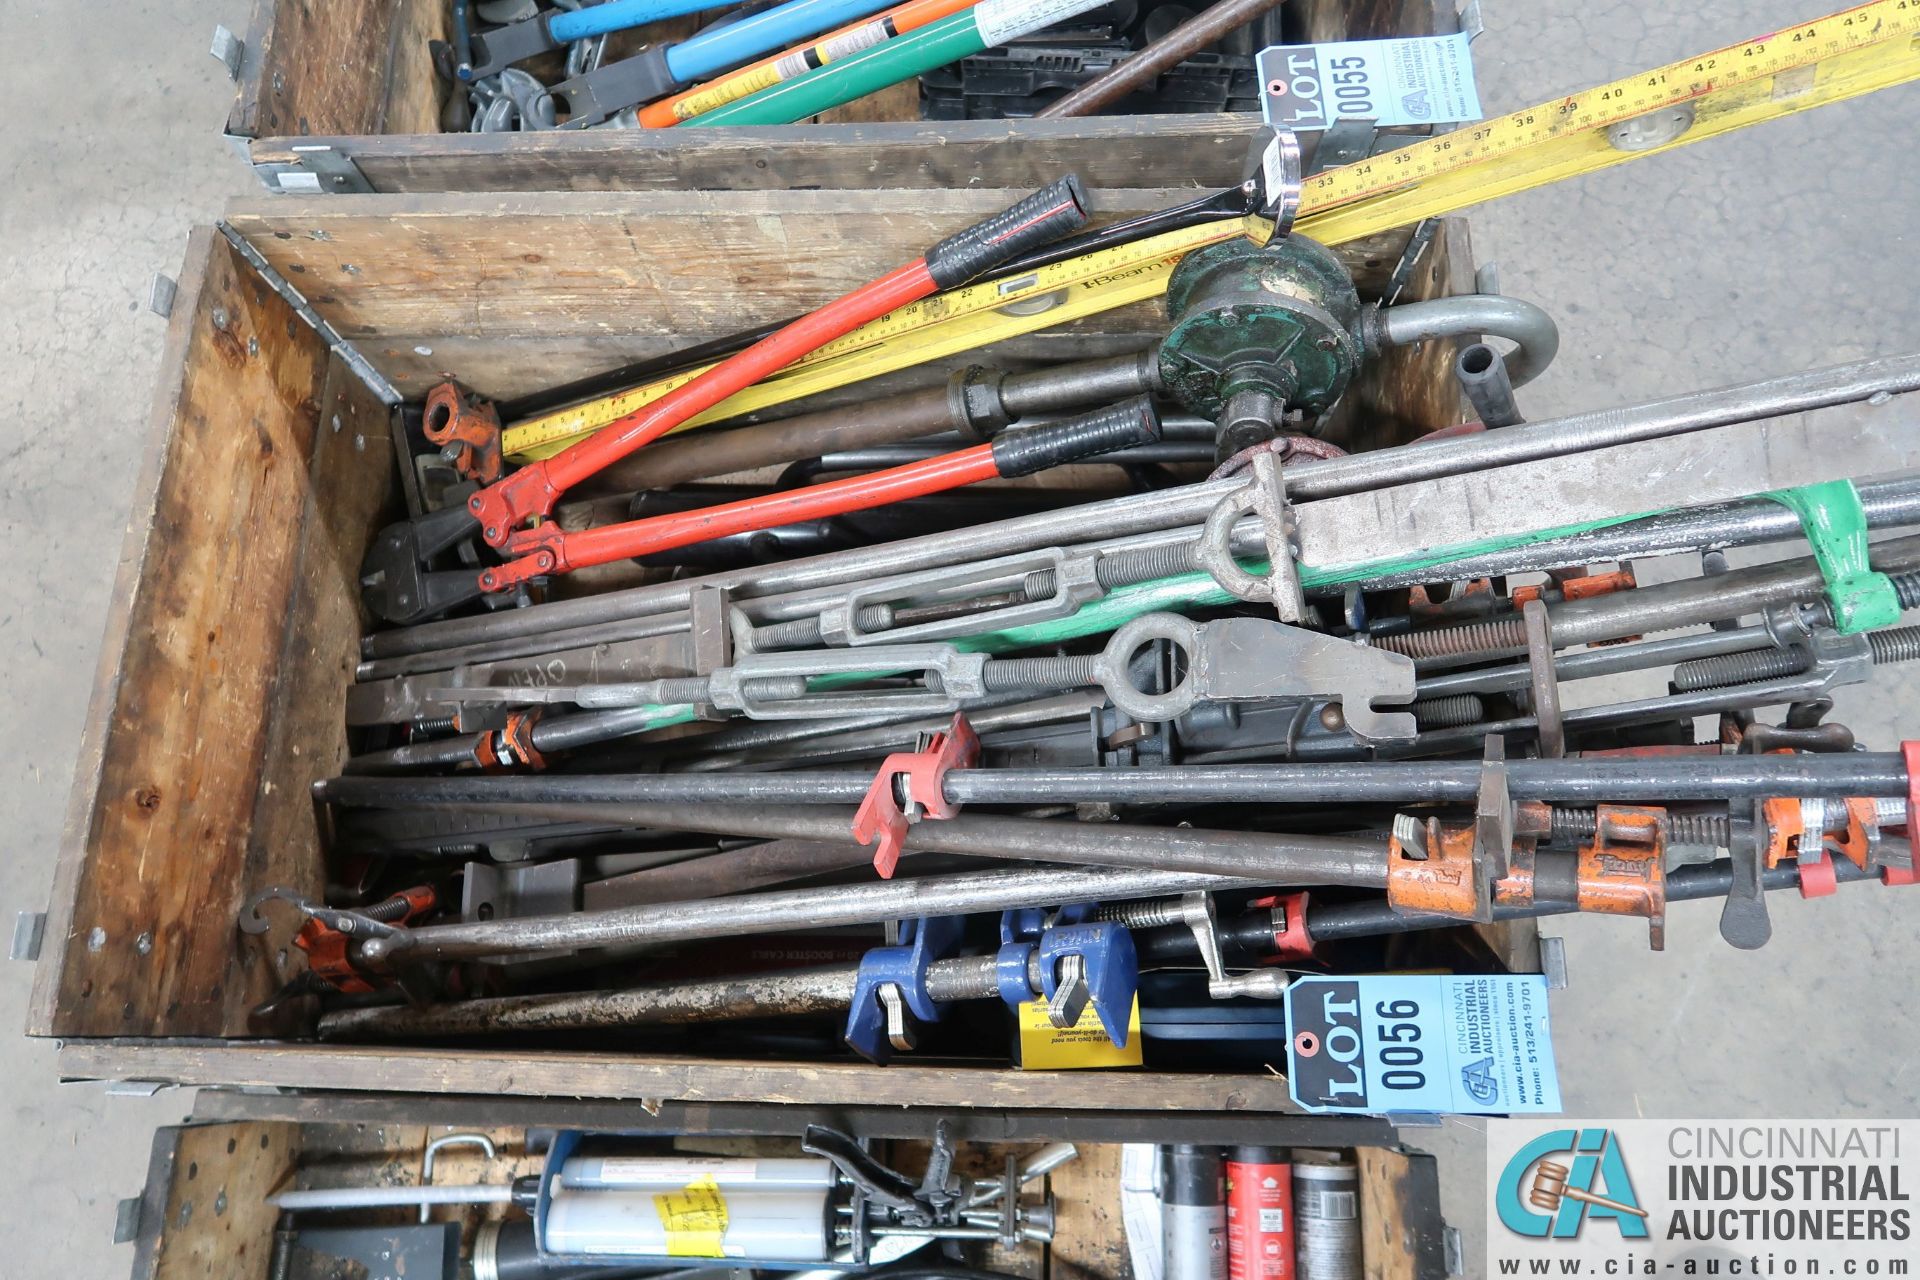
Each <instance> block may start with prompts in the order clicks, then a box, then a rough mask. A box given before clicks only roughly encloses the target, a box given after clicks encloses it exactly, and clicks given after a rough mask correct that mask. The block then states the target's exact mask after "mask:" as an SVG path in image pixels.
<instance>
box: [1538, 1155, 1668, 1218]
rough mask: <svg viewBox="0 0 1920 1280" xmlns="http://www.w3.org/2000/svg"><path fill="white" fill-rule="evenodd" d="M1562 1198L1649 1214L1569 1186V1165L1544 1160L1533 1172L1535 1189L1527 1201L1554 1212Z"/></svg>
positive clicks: (1638, 1214)
mask: <svg viewBox="0 0 1920 1280" xmlns="http://www.w3.org/2000/svg"><path fill="white" fill-rule="evenodd" d="M1562 1200H1578V1201H1581V1202H1582V1203H1584V1204H1597V1205H1602V1206H1604V1207H1606V1208H1608V1209H1612V1210H1615V1211H1616V1212H1619V1213H1630V1214H1632V1215H1633V1216H1634V1217H1636V1218H1644V1217H1646V1216H1647V1211H1646V1210H1645V1209H1638V1208H1635V1207H1634V1206H1633V1205H1630V1204H1621V1203H1620V1202H1619V1201H1618V1200H1609V1199H1607V1198H1606V1197H1605V1196H1597V1195H1594V1194H1593V1193H1592V1192H1591V1191H1582V1190H1580V1188H1578V1187H1569V1186H1567V1166H1565V1165H1563V1164H1555V1163H1554V1162H1553V1161H1551V1160H1542V1161H1541V1162H1540V1165H1539V1167H1538V1168H1537V1169H1535V1170H1534V1173H1533V1189H1532V1190H1531V1191H1529V1192H1527V1203H1528V1204H1530V1205H1532V1206H1533V1207H1534V1208H1536V1209H1540V1210H1542V1211H1544V1212H1546V1213H1554V1212H1556V1211H1557V1210H1558V1209H1559V1208H1560V1202H1561V1201H1562Z"/></svg>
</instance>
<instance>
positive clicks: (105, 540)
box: [0, 0, 1920, 1280]
mask: <svg viewBox="0 0 1920 1280" xmlns="http://www.w3.org/2000/svg"><path fill="white" fill-rule="evenodd" d="M1822 7H1823V6H1822V5H1821V3H1820V0H1702V2H1700V3H1695V4H1690V5H1673V6H1655V5H1642V4H1630V3H1626V2H1625V0H1610V2H1609V0H1603V2H1602V3H1598V4H1595V3H1576V2H1575V0H1542V2H1539V3H1531V4H1527V3H1518V2H1516V0H1485V3H1484V12H1485V17H1486V20H1487V22H1488V24H1489V26H1488V29H1487V32H1486V34H1485V35H1484V36H1483V37H1482V38H1481V39H1480V41H1479V42H1478V43H1477V44H1476V46H1475V57H1476V62H1477V64H1478V66H1479V70H1480V75H1481V80H1482V97H1483V101H1484V104H1485V106H1486V108H1487V109H1488V111H1489V112H1499V111H1507V110H1512V109H1515V108H1518V107H1521V106H1524V105H1526V104H1528V103H1530V102H1534V101H1537V100H1538V99H1540V98H1543V97H1547V96H1550V95H1551V94H1553V93H1554V92H1556V91H1559V90H1563V89H1567V88H1572V87H1577V86H1580V85H1585V84H1589V83H1594V82H1598V81H1602V80H1606V79H1608V78H1611V77H1615V76H1620V75H1624V74H1626V73H1628V72H1630V71H1633V70H1637V69H1640V68H1643V67H1649V66H1654V65H1658V64H1661V63H1664V62H1666V61H1669V60H1672V59H1675V58H1679V57H1683V56H1686V55H1688V54H1692V53H1696V52H1700V51H1704V50H1706V49H1709V48H1712V47H1714V46H1716V45H1720V44H1725V43H1728V42H1730V41H1733V40H1736V39H1740V38H1744V37H1746V36H1749V35H1752V34H1754V33H1755V32H1757V31H1759V30H1761V29H1763V28H1764V27H1766V26H1767V25H1768V24H1774V25H1785V24H1788V23H1791V22H1792V21H1794V20H1796V19H1799V18H1804V17H1807V16H1809V15H1810V14H1812V13H1815V12H1819V11H1821V9H1822ZM246 8H247V5H246V4H245V3H243V0H221V3H217V4H213V5H208V4H204V3H196V2H195V0H94V2H93V3H91V4H88V5H85V6H83V7H79V8H78V9H76V7H75V6H72V5H69V4H54V3H31V2H29V0H0V48H6V49H8V50H10V51H13V52H15V53H16V54H30V55H31V56H26V57H19V56H16V58H15V60H14V64H13V66H14V69H13V71H12V72H11V73H9V75H8V76H7V77H6V78H5V79H4V81H0V119H4V120H7V121H10V122H11V125H10V127H8V128H7V129H5V130H4V131H0V175H4V177H0V211H3V212H4V217H3V218H0V225H4V226H5V228H6V233H7V238H8V253H7V255H6V257H5V258H4V259H3V260H0V405H3V406H4V415H3V416H0V529H3V530H4V545H5V546H7V547H8V549H9V551H10V552H11V553H12V554H14V555H15V556H17V557H19V559H18V560H17V561H16V563H17V564H24V565H26V566H27V568H26V570H25V573H24V575H23V576H24V577H25V578H26V579H27V582H28V585H27V587H26V588H25V589H24V590H23V591H21V592H18V593H16V594H15V596H14V598H13V600H14V602H13V603H12V604H11V605H3V606H0V670H3V671H4V672H5V677H4V679H5V702H4V705H5V706H6V708H7V710H8V712H9V714H10V715H11V716H12V717H14V723H15V724H16V725H17V726H18V728H17V730H16V734H15V742H16V746H15V747H14V749H12V750H10V751H9V752H7V753H6V754H5V758H4V760H0V813H5V814H6V815H7V820H8V825H9V828H10V829H11V831H12V833H13V834H12V837H11V841H10V847H9V849H8V851H7V852H8V857H7V858H6V859H5V861H4V863H3V864H0V908H4V910H5V913H6V917H7V919H9V920H10V919H11V915H12V912H13V911H14V910H16V909H22V908H37V907H40V906H42V905H44V903H45V899H46V894H47V888H48V885H49V883H50V881H51V877H52V867H53V860H54V853H55V848H56V842H57V839H58V836H59V830H60V823H61V820H62V814H63V811H64V806H65V802H66V795H67V788H68V783H69V780H70V776H71V770H72V763H73V758H74V754H75V751H76V749H77V745H78V741H79V735H80V723H81V718H82V716H83V714H84V711H85V707H86V699H87V692H88V690H89V688H90V686H91V682H92V678H93V668H94V663H95V659H96V657H97V646H98V637H99V635H100V632H101V628H102V626H103V620H104V617H105V613H106V608H107V603H108V591H109V586H110V583H111V581H112V575H113V571H114V565H115V560H116V557H117V554H118V550H119V547H120V540H121V534H122V527H123V524H124V521H125V512H126V509H127V506H128V503H129V497H130V491H131V488H132V483H133V474H134V467H135V458H136V457H137V455H138V453H139V450H140V448H141V447H142V443H143V441H142V438H141V437H142V432H143V431H144V430H145V426H146V421H147V417H146V413H147V405H148V400H149V395H150V392H151V388H152V384H153V379H154V375H155V364H156V360H157V356H158V352H159V348H160V341H161V335H162V329H163V325H162V323H161V322H160V320H158V319H157V318H156V317H154V316H152V315H149V314H147V313H146V311H145V309H144V300H145V298H146V295H147V287H148V281H149V279H150V277H151V276H152V274H153V273H154V272H156V271H169V272H171V271H172V270H174V268H175V267H176V266H177V264H178V262H179V258H180V251H181V247H182V244H183V240H184V236H185V233H186V230H187V228H188V227H189V226H190V225H192V224H194V223H196V222H205V221H208V220H210V219H211V218H213V217H214V216H215V215H216V214H217V212H218V210H219V208H220V206H221V204H222V202H223V201H224V200H225V198H226V197H227V196H229V195H231V194H236V193H241V192H245V191H248V190H250V189H252V180H251V178H250V177H249V176H248V175H247V174H246V173H245V172H244V170H243V169H242V168H241V166H240V164H239V162H238V161H237V160H235V159H234V157H233V156H232V155H231V154H230V153H229V152H228V150H227V148H226V146H225V144H224V143H222V142H221V141H220V139H219V137H218V134H219V128H220V124H221V121H222V120H223V119H224V117H225V112H226V106H227V101H228V97H229V93H230V89H229V86H228V84H227V81H226V77H225V72H224V69H223V68H221V67H220V66H219V64H217V63H216V62H214V61H213V60H212V59H211V58H209V57H208V56H207V55H206V49H207V45H208V37H209V33H210V30H211V27H212V25H213V23H214V22H215V21H224V22H225V23H226V24H227V25H229V26H231V27H233V28H235V29H237V30H244V25H245V21H246V17H247V14H246ZM78 13H84V21H75V17H76V16H77V14H78ZM1916 105H1920V97H1916V91H1915V90H1913V89H1911V88H1907V89H1900V90H1894V91H1890V92H1886V93H1883V94H1881V95H1879V96H1878V97H1875V98H1872V99H1869V100H1864V101H1859V102H1853V103H1845V104H1841V105H1839V106H1834V107H1827V108H1824V109H1822V110H1819V111H1817V112H1812V113H1808V114H1804V115H1802V116H1799V117H1796V118H1793V119H1791V120H1788V121H1785V122H1781V123H1776V124H1773V125H1769V126H1767V127H1765V128H1764V129H1763V130H1760V131H1756V132H1749V133H1746V134H1743V135H1739V136H1736V137H1732V138H1727V139H1721V140H1718V141H1715V142H1711V143H1708V144H1705V145H1704V146H1701V147H1699V148H1696V149H1690V150H1686V151H1682V152H1680V153H1678V154H1675V155H1669V156H1664V157H1660V158H1657V159H1654V160H1650V161H1643V162H1641V163H1639V164H1636V165H1633V166H1631V167H1629V168H1626V169H1622V170H1615V171H1612V172H1609V173H1605V174H1600V175H1596V176H1594V177H1592V178H1589V179H1585V180H1582V181H1579V182H1576V183H1571V184H1568V185H1565V186H1562V187H1557V188H1553V189H1550V190H1544V191H1540V192H1535V193H1531V194H1528V195H1524V196H1518V197H1514V198H1511V199H1508V200H1506V201H1504V202H1502V203H1500V204H1499V205H1497V206H1494V207H1490V208H1487V209H1483V210H1481V211H1479V212H1477V213H1476V214H1475V215H1474V240H1475V243H1476V246H1477V248H1478V251H1479V254H1480V256H1481V258H1482V259H1483V260H1485V259H1495V260H1497V261H1498V262H1499V264H1500V272H1501V284H1502V287H1503V288H1504V289H1505V290H1507V291H1509V292H1512V293H1515V294H1518V295H1521V296H1524V297H1529V298H1534V299H1537V300H1539V301H1541V302H1543V303H1546V304H1547V305H1549V306H1550V307H1551V308H1552V309H1553V311H1554V312H1555V314H1556V315H1557V316H1558V317H1559V319H1560V323H1561V326H1562V333H1563V335H1564V339H1565V346H1564V349H1563V354H1562V355H1561V358H1560V361H1559V363H1558V364H1557V365H1556V366H1555V367H1554V369H1553V370H1552V371H1551V373H1550V374H1548V375H1547V376H1546V377H1545V378H1544V379H1543V380H1542V381H1540V382H1539V383H1537V384H1535V385H1534V386H1532V387H1529V388H1527V389H1526V391H1525V392H1524V393H1523V407H1524V408H1525V409H1526V410H1527V412H1528V413H1529V414H1530V415H1532V416H1536V417H1540V416H1546V415H1548V414H1551V413H1554V412H1559V411H1565V410H1573V409H1582V408H1588V407H1594V406H1600V405H1606V404H1611V403H1617V402H1621V401H1624V400H1628V399H1632V398H1635V397H1642V396H1649V395H1655V394H1663V393H1667V392H1674V391H1682V390H1687V389H1691V388H1695V387H1701V386H1709V385H1714V384H1717V383H1722V382H1728V381H1735V380H1739V379H1744V378H1749V377H1755V376H1760V375H1764V374H1768V373H1773V372H1778V371H1783V370H1787V369H1793V368H1798V367H1802V366H1809V365H1815V364H1823V363H1828V362H1831V361H1836V360H1842V359H1848V358H1852V357H1858V356H1863V355H1868V354H1874V353H1883V352H1893V351H1899V350H1902V349H1911V348H1912V347H1914V345H1915V339H1916V324H1915V320H1916V315H1917V314H1920V304H1916V301H1915V297H1916V289H1915V286H1916V285H1917V284H1920V270H1917V269H1916V266H1915V261H1916V259H1915V254H1914V249H1915V245H1914V239H1913V237H1914V232H1915V228H1916V225H1917V224H1916V219H1920V214H1917V213H1916V212H1915V211H1916V209H1920V173H1916V170H1915V168H1914V166H1912V165H1911V164H1908V163H1906V162H1905V161H1906V160H1907V159H1909V158H1910V155H1911V143H1912V138H1913V133H1912V115H1913V112H1914V109H1915V107H1916ZM1915 695H1916V688H1915V684H1914V678H1913V673H1912V672H1911V671H1910V670H1909V669H1906V668H1896V669H1893V670H1890V671H1886V672H1883V673H1881V675H1880V679H1879V681H1878V682H1877V683H1876V685H1875V686H1874V689H1873V691H1872V692H1871V693H1870V694H1869V693H1861V692H1857V691H1856V692H1853V693H1850V694H1848V695H1847V696H1845V697H1843V698H1842V699H1841V702H1840V708H1839V717H1840V718H1841V719H1844V720H1845V721H1846V722H1848V723H1849V724H1851V725H1853V726H1854V728H1855V729H1856V730H1857V731H1858V732H1859V733H1860V734H1861V736H1862V737H1863V738H1864V739H1865V740H1866V741H1868V742H1870V743H1873V744H1874V745H1876V746H1886V745H1891V744H1892V743H1894V742H1896V741H1897V740H1898V738H1899V736H1900V731H1901V722H1902V720H1903V719H1905V718H1906V717H1908V716H1910V715H1911V714H1912V713H1913V712H1914V710H1915V709H1916V707H1920V701H1916V696H1915ZM1913 893H1914V894H1916V895H1920V890H1915V891H1913ZM1916 912H1920V896H1916V897H1911V898H1909V897H1907V896H1905V895H1902V894H1898V893H1894V892H1890V891H1885V890H1879V889H1873V888H1865V889H1861V890H1859V891H1854V892H1849V893H1846V894H1844V895H1842V896H1841V897H1838V898H1834V899H1829V900H1826V901H1823V902H1817V903H1801V902H1798V901H1795V900H1787V901H1781V902H1779V903H1778V905H1777V907H1776V911H1775V921H1776V932H1775V937H1774V942H1773V944H1772V945H1771V946H1770V947H1768V948H1767V949H1766V950H1765V951H1763V952H1759V953H1754V954H1747V953H1740V952H1735V951H1732V950H1730V949H1728V948H1727V947H1725V946H1724V945H1722V944H1721V943H1720V942H1719V940H1718V938H1717V936H1716V935H1715V933H1714V919H1713V911H1712V910H1711V909H1709V908H1707V907H1705V906H1702V905H1687V906H1682V907H1679V908H1677V909H1676V910H1675V911H1674V913H1673V917H1672V919H1671V922H1670V924H1669V928H1668V939H1669V941H1668V950H1667V951H1666V952H1665V953H1664V954H1663V955H1651V954H1649V953H1647V952H1646V951H1645V950H1644V933H1643V931H1642V930H1641V929H1640V928H1638V927H1637V926H1636V925H1633V924H1627V923H1621V922H1612V921H1607V920H1596V919H1588V920H1572V921H1568V922H1566V923H1565V924H1556V925H1555V926H1554V928H1555V930H1556V931H1558V932H1560V933H1562V934H1564V935H1565V936H1566V938H1567V939H1568V952H1569V959H1570V963H1571V969H1572V973H1573V986H1572V989H1571V990H1569V991H1567V992H1565V993H1563V994H1561V995H1559V996H1557V997H1556V998H1555V1002H1554V1019H1555V1024H1556V1035H1555V1040H1556V1044H1557V1047H1558V1051H1559V1057H1560V1063H1561V1071H1562V1083H1563V1092H1564V1094H1565V1098H1566V1103H1567V1107H1568V1110H1569V1111H1570V1112H1571V1113H1573V1114H1576V1115H1588V1116H1627V1115H1647V1116H1663V1115H1664V1116H1698V1117H1705V1116H1723V1115H1730V1116H1747V1115H1752V1116H1762V1115H1767V1116H1794V1115H1821V1116H1823V1115H1858V1116H1890V1115H1903V1114H1910V1113H1911V1112H1912V1110H1913V1106H1912V1101H1911V1099H1912V1098H1913V1096H1914V1088H1915V1084H1916V1083H1920V1082H1916V1081H1914V1080H1911V1079H1909V1071H1910V1069H1911V1067H1912V1065H1913V1063H1914V1062H1915V1060H1916V1058H1920V1020H1916V1019H1913V1018H1911V1017H1907V1016H1904V1015H1902V1014H1900V1013H1899V1012H1898V1008H1899V1006H1897V1005H1895V1004H1894V1003H1893V1001H1892V1000H1891V999H1889V998H1887V997H1886V996H1883V995H1881V993H1883V992H1885V993H1891V992H1892V991H1894V990H1895V989H1896V983H1900V982H1901V981H1902V979H1903V977H1904V976H1905V975H1910V974H1911V973H1913V972H1914V971H1915V965H1916V962H1917V961H1920V942H1917V941H1916V933H1915V931H1914V929H1913V926H1912V921H1913V920H1914V919H1915V913H1916ZM28 984H29V973H28V970H27V967H26V966H24V965H16V966H13V967H11V968H10V969H8V970H7V971H6V972H5V975H4V977H3V978H0V1027H18V1026H20V1025H21V1022H22V1019H23V1017H24V1012H23V1011H24V1007H25V1000H26V992H27V987H28ZM0 1078H4V1079H5V1080H6V1081H7V1082H8V1088H7V1089H6V1090H5V1096H4V1101H0V1138H4V1146H5V1149H6V1150H8V1151H10V1152H12V1153H13V1158H12V1159H10V1160H7V1161H5V1162H4V1164H0V1206H4V1207H3V1208H0V1222H5V1223H6V1225H7V1227H8V1232H7V1237H8V1239H9V1240H10V1241H11V1242H12V1243H11V1244H10V1245H9V1246H8V1251H7V1261H6V1263H5V1264H4V1265H0V1271H4V1272H5V1273H6V1274H7V1275H9V1276H12V1277H17V1278H18V1280H40V1278H42V1277H54V1276H60V1277H71V1276H89V1277H95V1276H98V1277H108V1276H114V1275H118V1274H124V1270H125V1268H126V1267H127V1266H128V1265H129V1261H130V1259H129V1255H128V1251H127V1250H126V1249H125V1248H124V1247H121V1248H116V1247H115V1246H114V1245H112V1244H111V1242H110V1234H111V1229H112V1223H113V1209H114V1202H115V1201H116V1200H117V1199H118V1198H119V1197H121V1196H124V1195H128V1194H131V1193H133V1192H134V1191H136V1190H137V1189H138V1187H139V1184H140V1180H141V1177H142V1176H143V1172H144V1169H145V1163H146V1152H147V1146H148V1135H149V1133H150V1132H151V1130H152V1128H153V1127H154V1126H155V1125H157V1124H162V1123H166V1122H169V1121H172V1120H175V1119H177V1118H179V1116H180V1115H181V1114H182V1113H183V1111H184V1110H185V1105H186V1100H185V1099H184V1098H182V1097H180V1096H179V1095H177V1094H174V1095H166V1094H163V1095H161V1096H160V1097H158V1098H154V1099H147V1100H139V1099H132V1098H121V1097H111V1098H110V1097H105V1096H103V1092H102V1090H101V1088H100V1087H99V1086H94V1085H89V1086H74V1087H71V1088H63V1087H60V1086H57V1085H56V1084H55V1083H54V1081H53V1061H52V1051H51V1046H50V1045H47V1044H43V1043H32V1042H28V1041H26V1040H23V1039H20V1038H17V1037H15V1038H11V1039H9V1038H5V1037H4V1036H0ZM1410 1136H1411V1137H1413V1138H1414V1139H1415V1140H1416V1141H1417V1143H1418V1144H1419V1145H1428V1146H1435V1147H1444V1148H1445V1149H1446V1152H1447V1159H1448V1164H1447V1166H1446V1167H1447V1170H1448V1200H1449V1205H1450V1210H1451V1213H1452V1216H1453V1217H1454V1218H1455V1219H1456V1220H1458V1221H1460V1223H1461V1225H1462V1226H1464V1227H1466V1228H1467V1230H1468V1234H1469V1239H1470V1241H1477V1240H1478V1239H1479V1232H1480V1223H1479V1216H1480V1213H1481V1209H1480V1192H1479V1188H1480V1185H1481V1181H1482V1178H1481V1171H1480V1158H1479V1152H1478V1147H1477V1138H1476V1136H1475V1133H1474V1132H1473V1127H1472V1126H1471V1125H1467V1124H1461V1123H1456V1124H1453V1125H1450V1126H1449V1127H1448V1128H1447V1129H1445V1130H1442V1131H1438V1132H1434V1133H1421V1134H1413V1135H1410ZM1478 1256H1479V1253H1478V1248H1477V1246H1475V1247H1472V1248H1470V1251H1469V1254H1468V1257H1469V1258H1477V1257H1478Z"/></svg>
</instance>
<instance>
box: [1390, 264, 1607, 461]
mask: <svg viewBox="0 0 1920 1280" xmlns="http://www.w3.org/2000/svg"><path fill="white" fill-rule="evenodd" d="M1485 334H1491V335H1492V336H1493V337H1496V338H1505V339H1506V340H1507V341H1509V342H1511V343H1513V344H1514V350H1512V351H1510V352H1508V353H1507V357H1506V364H1507V377H1508V378H1509V379H1510V380H1511V381H1512V384H1513V385H1514V386H1516V387H1523V386H1525V385H1526V384H1527V383H1529V382H1532V381H1533V380H1534V379H1535V378H1537V377H1539V376H1540V375H1541V374H1542V373H1544V372H1546V369H1547V366H1548V365H1550V364H1552V363H1553V358H1554V356H1556V355H1558V354H1559V352H1560V327H1559V326H1558V325H1556V324H1554V322H1553V317H1552V316H1550V315H1548V314H1547V313H1546V311H1545V310H1543V309H1542V308H1540V307H1537V306H1535V305H1534V304H1533V303H1531V302H1526V301H1523V300H1521V299H1519V298H1507V297H1502V296H1501V295H1499V294H1493V293H1467V294H1460V295H1458V296H1456V297H1451V298H1433V299H1430V300H1429V301H1426V302H1408V303H1403V304H1401V305H1400V306H1397V307H1383V308H1381V309H1380V310H1379V311H1377V312H1375V313H1374V314H1373V315H1372V316H1371V317H1369V319H1368V321H1367V339H1368V346H1369V348H1371V349H1375V350H1377V349H1378V348H1380V347H1383V346H1384V347H1409V346H1412V345H1413V344H1414V343H1416V342H1427V341H1429V340H1431V339H1434V338H1464V337H1474V338H1478V337H1480V336H1481V335H1485ZM1643 438H1644V437H1643Z"/></svg>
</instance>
